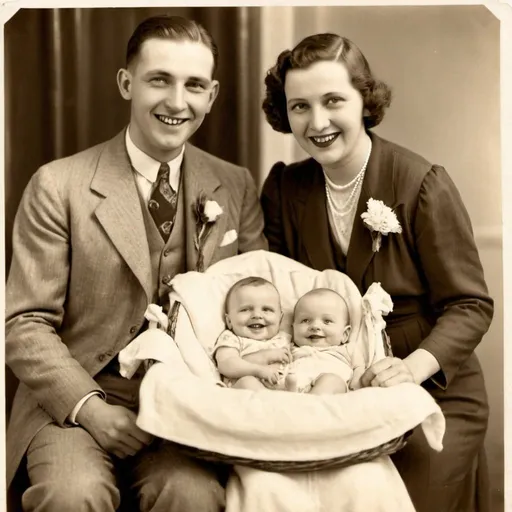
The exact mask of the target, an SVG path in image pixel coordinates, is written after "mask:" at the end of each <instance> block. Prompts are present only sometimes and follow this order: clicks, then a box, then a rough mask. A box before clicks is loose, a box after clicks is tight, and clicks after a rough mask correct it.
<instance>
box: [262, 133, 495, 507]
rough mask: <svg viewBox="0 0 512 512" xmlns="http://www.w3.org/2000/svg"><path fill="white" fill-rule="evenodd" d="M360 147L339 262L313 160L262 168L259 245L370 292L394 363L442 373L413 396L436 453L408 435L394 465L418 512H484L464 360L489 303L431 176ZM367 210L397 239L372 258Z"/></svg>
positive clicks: (471, 369) (470, 242)
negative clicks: (385, 304)
mask: <svg viewBox="0 0 512 512" xmlns="http://www.w3.org/2000/svg"><path fill="white" fill-rule="evenodd" d="M369 135H370V137H371V139H372V143H373V149H372V154H371V156H370V160H369V162H368V167H367V170H366V175H365V178H364V181H363V186H362V191H361V197H360V199H359V203H358V206H357V212H356V217H355V221H354V226H353V230H352V235H351V239H350V246H349V250H348V254H347V256H346V258H345V257H344V256H343V254H342V253H341V250H340V248H339V247H337V244H336V242H335V241H334V237H333V236H332V233H331V230H330V225H329V221H328V215H327V209H326V200H325V188H324V185H325V183H324V177H323V173H322V169H321V167H320V165H319V164H318V163H317V162H315V161H314V160H312V159H308V160H305V161H302V162H298V163H295V164H291V165H289V166H286V165H285V164H283V163H282V162H280V163H277V164H275V165H274V167H273V168H272V170H271V172H270V174H269V176H268V178H267V180H266V182H265V185H264V188H263V193H262V198H261V200H262V206H263V211H264V214H265V224H266V226H265V234H266V236H267V238H268V240H269V245H270V249H271V250H272V251H275V252H279V253H281V254H283V255H285V256H288V257H290V258H293V259H295V260H297V261H300V262H301V263H304V264H306V265H308V266H310V267H312V268H315V269H317V270H324V269H328V268H334V269H338V270H341V271H344V272H345V273H347V274H348V276H349V277H350V278H352V279H353V281H354V282H355V283H356V285H357V286H358V288H359V290H360V291H361V293H363V294H364V293H365V291H366V290H367V289H368V287H369V286H370V284H371V283H373V282H380V283H381V284H382V286H383V288H384V289H385V290H386V291H387V292H388V293H389V294H390V295H391V297H392V299H393V302H394V309H393V312H392V313H391V314H390V315H389V316H388V317H387V318H386V321H387V324H388V325H387V331H388V334H389V336H390V338H391V344H392V348H393V352H394V355H395V356H396V357H400V358H404V357H406V356H407V355H408V354H410V353H411V352H412V351H414V350H415V349H417V348H420V347H421V348H423V349H425V350H427V351H429V352H430V353H432V354H433V355H434V356H435V357H436V359H437V360H438V362H439V364H440V366H441V370H440V371H439V372H438V373H437V374H436V375H434V376H433V377H432V378H431V379H428V380H427V381H426V382H424V383H423V387H424V388H425V389H427V390H428V391H429V392H430V393H431V394H432V396H433V397H434V398H435V399H436V401H437V402H438V403H439V405H440V406H441V408H442V410H443V413H444V415H445V418H446V434H445V437H444V440H443V445H444V449H443V451H442V452H441V453H436V452H434V451H433V450H431V449H430V448H429V447H428V445H427V443H426V440H425V439H424V436H423V433H422V431H421V429H419V428H418V429H416V430H415V432H414V434H413V436H412V437H411V438H410V440H409V442H408V444H407V446H406V448H404V449H403V450H402V451H400V452H399V453H397V454H396V455H395V456H394V457H393V460H394V462H395V464H396V466H397V467H398V469H399V471H400V474H401V475H402V478H403V479H404V481H405V483H406V485H407V488H408V490H409V493H410V495H411V498H412V500H413V503H414V505H415V507H416V509H417V510H418V512H488V511H489V493H488V490H489V489H488V481H487V468H486V466H485V454H484V450H483V442H484V437H485V432H486V429H487V419H488V405H487V396H486V391H485V385H484V380H483V376H482V371H481V368H480V365H479V362H478V360H477V357H476V355H475V354H474V349H475V347H476V346H477V345H478V343H479V342H480V341H481V339H482V336H483V335H484V334H485V332H486V331H487V330H488V328H489V325H490V322H491V319H492V314H493V301H492V299H491V298H490V297H489V294H488V291H487V287H486V284H485V281H484V276H483V270H482V266H481V263H480V259H479V256H478V251H477V249H476V245H475V242H474V238H473V232H472V228H471V223H470V219H469V216H468V214H467V211H466V209H465V207H464V204H463V202H462V200H461V197H460V195H459V193H458V191H457V189H456V187H455V185H454V184H453V182H452V180H451V179H450V177H449V176H448V174H447V173H446V171H445V170H444V169H443V168H442V167H440V166H436V165H432V164H430V163H428V162H427V161H426V160H425V159H423V158H422V157H420V156H418V155H416V154H414V153H412V152H410V151H408V150H406V149H404V148H402V147H400V146H397V145H395V144H392V143H390V142H388V141H385V140H384V139H381V138H380V137H378V136H376V135H375V134H373V133H370V134H369ZM369 198H374V199H379V200H381V201H383V202H384V204H386V205H387V206H389V207H391V208H392V209H393V210H394V211H395V213H396V215H397V218H398V220H399V222H400V224H401V226H402V230H403V231H402V233H401V234H390V235H388V236H383V240H382V247H381V249H380V251H379V252H375V253H374V252H373V251H372V238H371V234H370V231H369V230H368V229H367V228H366V227H365V226H364V224H363V222H362V220H361V213H362V212H364V211H365V210H366V203H367V201H368V199H369Z"/></svg>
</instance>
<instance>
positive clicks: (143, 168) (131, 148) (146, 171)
mask: <svg viewBox="0 0 512 512" xmlns="http://www.w3.org/2000/svg"><path fill="white" fill-rule="evenodd" d="M125 140H126V151H127V152H128V157H129V158H130V162H131V164H132V167H133V168H134V170H135V171H136V172H138V173H139V174H140V175H141V176H143V177H144V178H146V179H147V180H148V181H150V182H151V183H155V181H156V178H157V176H158V170H159V169H160V165H161V162H159V161H158V160H155V159H154V158H152V157H150V156H149V155H148V154H146V153H144V151H142V150H140V149H139V148H138V147H137V146H136V145H135V143H134V142H133V140H132V138H131V136H130V127H129V126H128V129H127V130H126V136H125ZM184 151H185V145H183V147H182V148H181V151H180V154H179V155H178V156H177V157H175V158H173V159H172V160H171V161H169V162H167V164H168V165H169V168H170V173H169V184H170V185H171V187H172V188H173V190H175V191H177V190H178V188H179V184H180V168H181V164H182V162H183V153H184Z"/></svg>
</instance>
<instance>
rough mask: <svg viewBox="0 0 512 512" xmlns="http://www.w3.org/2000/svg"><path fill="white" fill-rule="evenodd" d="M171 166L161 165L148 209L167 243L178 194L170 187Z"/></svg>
mask: <svg viewBox="0 0 512 512" xmlns="http://www.w3.org/2000/svg"><path fill="white" fill-rule="evenodd" d="M169 172H170V169H169V165H167V164H166V163H165V162H164V163H163V164H161V165H160V169H159V170H158V176H157V178H156V182H155V187H154V189H153V191H152V192H151V196H150V198H149V203H148V208H149V212H150V213H151V216H152V217H153V220H154V221H155V224H156V226H157V228H158V231H159V232H160V234H161V235H162V238H163V239H164V240H165V241H167V240H168V239H169V235H170V234H171V230H172V227H173V225H174V219H175V217H176V202H177V197H178V196H177V194H176V192H175V191H174V190H173V189H172V187H171V186H170V185H169Z"/></svg>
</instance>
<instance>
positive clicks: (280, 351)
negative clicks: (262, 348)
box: [267, 347, 292, 364]
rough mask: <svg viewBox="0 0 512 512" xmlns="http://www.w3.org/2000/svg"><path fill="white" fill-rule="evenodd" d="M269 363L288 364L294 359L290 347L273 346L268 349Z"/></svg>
mask: <svg viewBox="0 0 512 512" xmlns="http://www.w3.org/2000/svg"><path fill="white" fill-rule="evenodd" d="M267 357H268V359H267V363H268V364H272V363H284V364H288V363H289V362H291V360H292V354H291V352H290V349H289V348H287V347H286V348H271V349H269V350H268V355H267Z"/></svg>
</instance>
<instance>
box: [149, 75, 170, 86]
mask: <svg viewBox="0 0 512 512" xmlns="http://www.w3.org/2000/svg"><path fill="white" fill-rule="evenodd" d="M150 82H151V83H152V84H154V85H167V80H166V79H165V78H162V77H161V76H155V77H154V78H152V79H151V80H150Z"/></svg>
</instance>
